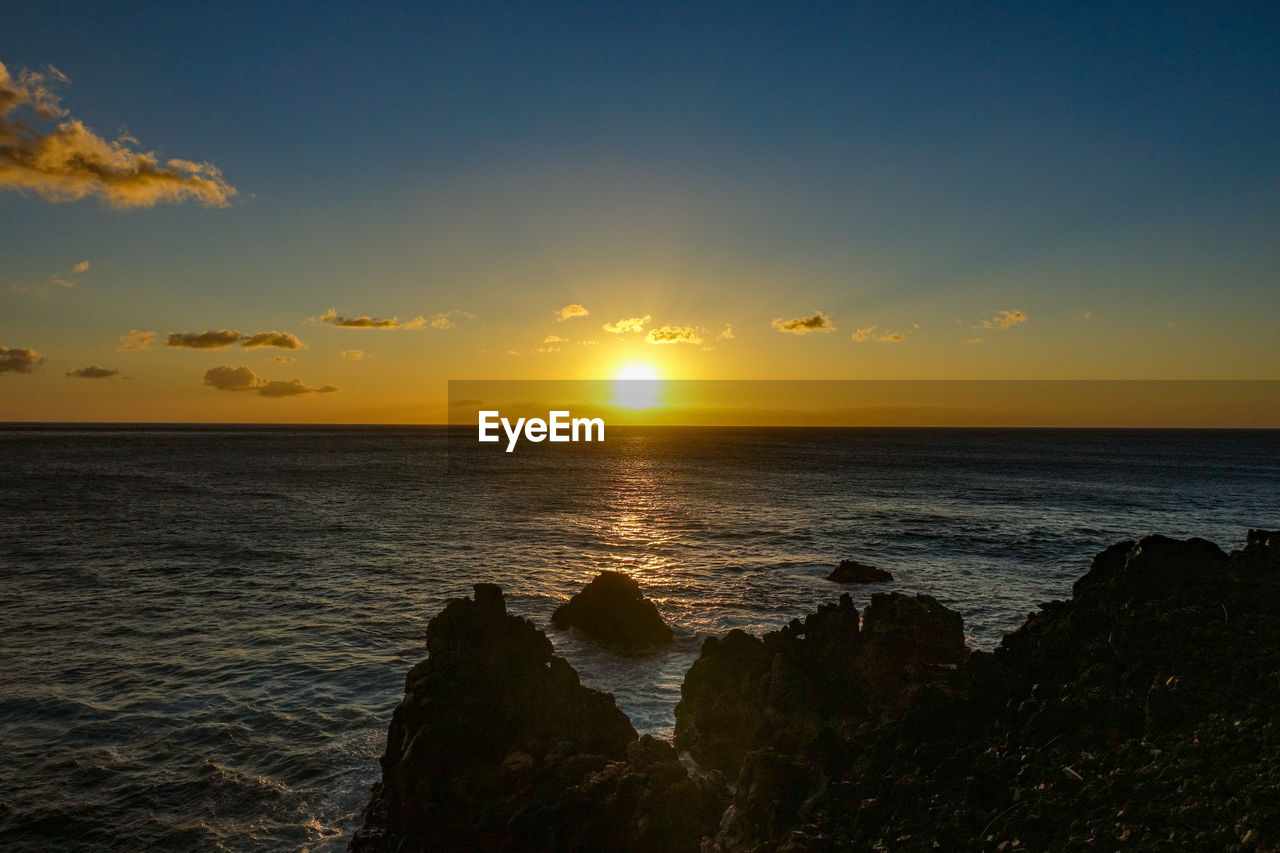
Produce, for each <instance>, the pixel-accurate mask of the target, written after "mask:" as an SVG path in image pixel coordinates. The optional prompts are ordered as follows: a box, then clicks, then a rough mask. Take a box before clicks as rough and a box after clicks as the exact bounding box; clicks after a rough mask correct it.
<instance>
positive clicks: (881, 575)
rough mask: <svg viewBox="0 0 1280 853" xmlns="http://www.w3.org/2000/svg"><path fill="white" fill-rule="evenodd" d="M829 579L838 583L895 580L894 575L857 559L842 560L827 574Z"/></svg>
mask: <svg viewBox="0 0 1280 853" xmlns="http://www.w3.org/2000/svg"><path fill="white" fill-rule="evenodd" d="M827 580H829V581H835V582H836V583H885V582H887V581H891V580H893V575H891V574H889V573H888V572H886V571H885V570H884V569H877V568H876V567H875V566H868V565H867V564H866V563H859V562H858V561H857V560H841V561H840V565H838V566H836V567H835V568H834V569H832V570H831V574H829V575H827Z"/></svg>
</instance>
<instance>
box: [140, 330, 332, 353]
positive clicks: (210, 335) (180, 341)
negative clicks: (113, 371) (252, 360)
mask: <svg viewBox="0 0 1280 853" xmlns="http://www.w3.org/2000/svg"><path fill="white" fill-rule="evenodd" d="M130 334H132V333H130ZM121 340H124V339H123V338H121ZM233 344H240V346H241V347H242V348H244V349H258V348H260V347H276V348H278V349H306V348H307V347H306V345H305V344H303V343H302V341H300V340H298V339H297V337H296V336H294V335H291V334H289V333H288V332H274V331H273V332H258V333H256V334H253V335H242V334H240V333H239V332H237V331H236V330H235V329H219V330H218V331H216V332H215V331H214V330H212V329H205V330H204V331H203V332H170V333H169V335H168V338H167V339H166V340H165V346H167V347H185V348H186V349H222V348H224V347H229V346H232V345H233Z"/></svg>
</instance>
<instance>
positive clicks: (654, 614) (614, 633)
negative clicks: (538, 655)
mask: <svg viewBox="0 0 1280 853" xmlns="http://www.w3.org/2000/svg"><path fill="white" fill-rule="evenodd" d="M551 622H552V624H553V625H555V626H556V627H557V628H560V629H567V628H577V629H578V630H580V631H582V633H584V634H586V635H587V636H589V637H592V638H593V639H595V640H598V641H600V642H602V643H605V644H607V645H610V646H614V647H616V648H618V649H622V650H624V651H629V652H638V651H643V650H645V649H648V648H651V647H653V646H661V645H666V644H667V643H670V642H671V636H672V634H671V629H670V628H669V627H667V625H666V623H665V622H663V621H662V617H661V616H660V615H659V614H658V608H657V607H656V606H654V603H653V602H652V601H650V600H649V599H647V598H645V597H644V593H642V592H641V591H640V585H639V584H637V583H636V582H635V581H634V580H633V579H632V578H630V577H628V576H627V575H624V574H622V573H621V572H601V573H600V574H598V575H596V577H595V580H593V581H591V583H589V584H587V585H586V586H585V587H584V588H583V590H582V591H581V592H579V593H578V594H577V595H575V596H574V597H573V598H571V599H569V601H567V602H566V603H564V604H562V605H560V606H559V607H557V608H556V610H555V612H554V613H553V614H552V615H551Z"/></svg>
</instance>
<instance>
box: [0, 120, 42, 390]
mask: <svg viewBox="0 0 1280 853" xmlns="http://www.w3.org/2000/svg"><path fill="white" fill-rule="evenodd" d="M0 104H3V100H0ZM42 361H44V359H43V358H41V357H40V353H38V352H36V351H35V350H33V349H27V348H25V347H21V348H18V349H10V348H9V347H4V346H0V373H30V372H31V371H32V369H34V368H35V367H36V365H38V364H40V362H42Z"/></svg>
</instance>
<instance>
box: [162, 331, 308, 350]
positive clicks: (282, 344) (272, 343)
mask: <svg viewBox="0 0 1280 853" xmlns="http://www.w3.org/2000/svg"><path fill="white" fill-rule="evenodd" d="M170 346H172V344H170ZM240 346H242V347H243V348H244V349H257V348H258V347H276V348H278V349H306V346H305V345H304V344H303V343H302V341H300V340H298V339H297V337H295V336H294V335H291V334H289V333H288V332H258V333H257V334H256V335H245V336H244V337H243V338H241V343H240Z"/></svg>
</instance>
